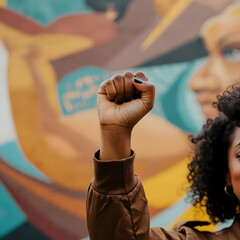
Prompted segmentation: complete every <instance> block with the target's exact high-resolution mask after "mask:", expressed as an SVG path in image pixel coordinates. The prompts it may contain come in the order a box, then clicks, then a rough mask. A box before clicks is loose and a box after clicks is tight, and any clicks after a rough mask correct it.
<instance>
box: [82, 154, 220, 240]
mask: <svg viewBox="0 0 240 240" xmlns="http://www.w3.org/2000/svg"><path fill="white" fill-rule="evenodd" d="M134 156H135V154H134V152H132V156H131V157H129V158H126V159H122V160H120V161H117V160H113V161H106V162H105V161H100V160H98V158H99V152H96V153H95V155H94V158H93V161H94V178H93V181H92V183H91V184H90V186H89V189H88V195H87V225H88V231H89V236H90V239H91V240H136V239H137V240H153V239H156V240H184V239H188V240H197V239H209V238H205V237H207V236H205V235H202V234H201V232H199V231H197V230H195V229H194V228H193V227H194V223H191V222H190V223H191V224H192V225H193V226H188V222H183V223H179V224H177V225H175V226H174V227H173V229H171V230H170V231H167V230H165V229H162V228H160V227H159V228H153V229H150V217H149V210H148V204H147V199H146V197H145V193H144V189H143V186H142V183H141V180H140V178H139V177H138V176H136V175H135V174H134V169H133V160H134ZM190 223H189V224H190ZM195 225H199V224H195ZM208 237H209V236H208ZM210 239H215V238H210ZM217 239H218V238H217Z"/></svg>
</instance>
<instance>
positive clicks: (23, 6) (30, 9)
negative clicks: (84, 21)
mask: <svg viewBox="0 0 240 240" xmlns="http://www.w3.org/2000/svg"><path fill="white" fill-rule="evenodd" d="M7 6H8V7H9V8H10V9H13V10H15V11H16V12H20V13H22V14H24V15H26V16H28V17H30V18H33V20H35V21H38V22H40V23H42V24H48V23H50V22H52V21H54V20H56V19H57V18H60V17H61V16H63V15H66V14H73V13H82V12H91V11H92V8H90V7H89V6H88V5H87V4H86V3H85V1H84V0H71V1H66V0H51V1H50V0H41V1H37V0H20V1H17V0H8V1H7Z"/></svg>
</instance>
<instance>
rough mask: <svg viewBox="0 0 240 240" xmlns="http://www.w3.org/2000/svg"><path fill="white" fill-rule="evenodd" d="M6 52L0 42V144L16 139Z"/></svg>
mask: <svg viewBox="0 0 240 240" xmlns="http://www.w3.org/2000/svg"><path fill="white" fill-rule="evenodd" d="M8 62H9V55H8V52H7V50H6V48H5V46H4V45H3V43H2V42H0V145H2V144H4V143H6V142H9V141H13V140H16V132H15V127H14V122H13V117H12V112H11V106H10V98H9V91H8Z"/></svg>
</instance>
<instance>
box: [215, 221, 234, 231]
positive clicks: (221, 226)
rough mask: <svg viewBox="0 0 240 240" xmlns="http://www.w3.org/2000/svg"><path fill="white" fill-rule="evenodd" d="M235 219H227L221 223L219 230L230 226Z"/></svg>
mask: <svg viewBox="0 0 240 240" xmlns="http://www.w3.org/2000/svg"><path fill="white" fill-rule="evenodd" d="M233 221H234V219H230V220H226V221H225V222H223V223H219V224H218V227H217V230H218V231H219V230H222V229H224V228H228V227H230V226H231V225H232V224H233Z"/></svg>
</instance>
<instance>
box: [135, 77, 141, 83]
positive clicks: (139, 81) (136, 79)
mask: <svg viewBox="0 0 240 240" xmlns="http://www.w3.org/2000/svg"><path fill="white" fill-rule="evenodd" d="M134 82H135V83H138V84H142V83H143V81H142V80H141V79H139V78H134Z"/></svg>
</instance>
